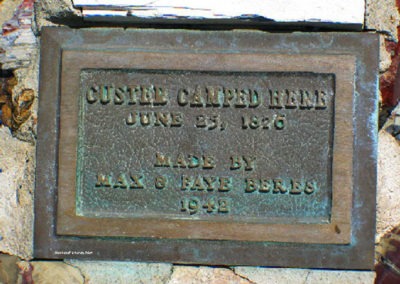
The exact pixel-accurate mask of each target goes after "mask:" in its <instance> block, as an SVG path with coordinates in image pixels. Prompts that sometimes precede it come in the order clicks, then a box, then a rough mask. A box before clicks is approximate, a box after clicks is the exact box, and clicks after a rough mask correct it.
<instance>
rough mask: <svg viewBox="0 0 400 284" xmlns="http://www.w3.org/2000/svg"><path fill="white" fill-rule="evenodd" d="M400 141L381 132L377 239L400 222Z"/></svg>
mask: <svg viewBox="0 0 400 284" xmlns="http://www.w3.org/2000/svg"><path fill="white" fill-rule="evenodd" d="M399 173H400V143H399V141H397V140H396V139H395V138H394V137H393V136H392V135H391V134H389V133H388V132H386V131H385V130H382V131H380V132H379V144H378V192H377V234H376V240H377V241H379V239H380V238H381V237H382V236H383V235H384V234H385V232H387V231H390V230H392V229H393V228H394V227H395V226H396V225H398V224H399V223H400V174H399Z"/></svg>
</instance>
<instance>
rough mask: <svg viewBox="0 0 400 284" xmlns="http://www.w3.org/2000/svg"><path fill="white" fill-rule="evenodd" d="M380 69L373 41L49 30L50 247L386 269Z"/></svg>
mask: <svg viewBox="0 0 400 284" xmlns="http://www.w3.org/2000/svg"><path fill="white" fill-rule="evenodd" d="M361 44H368V46H369V47H370V48H369V49H368V50H364V49H360V48H359V46H360V45H361ZM376 71H377V37H376V35H373V34H359V33H347V34H346V33H344V34H339V33H330V34H316V33H314V34H293V35H290V34H265V33H261V32H239V31H235V32H193V31H192V32H189V31H168V30H164V31H154V30H152V31H151V30H147V31H146V30H125V31H122V30H118V29H96V30H84V29H83V30H69V29H56V28H48V29H45V30H44V34H43V39H42V52H41V86H40V91H41V102H40V106H39V107H40V113H39V133H38V170H37V193H36V200H37V203H36V205H37V206H36V208H37V210H36V214H37V216H36V217H37V218H36V242H35V243H36V256H37V257H41V258H43V257H45V258H71V257H72V258H74V257H76V258H86V259H133V260H140V261H170V262H180V263H203V264H219V265H273V266H287V267H329V268H349V269H354V268H355V269H366V268H371V267H372V265H373V244H374V238H373V236H374V230H375V227H374V226H375V225H374V224H375V223H374V214H375V213H374V210H375V179H376V173H375V171H376V123H375V119H376V116H377V114H376V101H377V98H376ZM43 208H47V210H45V212H44V211H43ZM277 255H279V257H277Z"/></svg>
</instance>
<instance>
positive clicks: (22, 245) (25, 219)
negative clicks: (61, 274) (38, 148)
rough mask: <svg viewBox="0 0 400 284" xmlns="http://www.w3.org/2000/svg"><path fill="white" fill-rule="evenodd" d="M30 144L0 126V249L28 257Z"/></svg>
mask: <svg viewBox="0 0 400 284" xmlns="http://www.w3.org/2000/svg"><path fill="white" fill-rule="evenodd" d="M34 159H35V157H34V147H33V146H32V145H31V144H29V143H25V142H21V141H20V140H18V139H16V138H14V137H12V136H11V133H10V130H9V129H8V128H5V127H0V251H1V252H5V253H9V254H13V255H17V256H19V257H21V258H25V259H29V258H31V256H32V240H33V236H32V232H33V188H34Z"/></svg>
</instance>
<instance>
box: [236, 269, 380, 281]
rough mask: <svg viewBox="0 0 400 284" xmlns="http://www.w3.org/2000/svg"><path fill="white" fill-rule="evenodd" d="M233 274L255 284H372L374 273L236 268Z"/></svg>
mask: <svg viewBox="0 0 400 284" xmlns="http://www.w3.org/2000/svg"><path fill="white" fill-rule="evenodd" d="M235 272H236V274H238V275H241V276H242V277H245V278H247V279H249V280H250V281H253V282H254V283H257V284H292V283H304V284H319V283H324V284H342V283H363V284H368V283H373V282H374V279H375V272H369V271H333V270H312V269H289V268H287V269H285V268H260V267H236V268H235Z"/></svg>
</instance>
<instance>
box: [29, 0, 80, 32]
mask: <svg viewBox="0 0 400 284" xmlns="http://www.w3.org/2000/svg"><path fill="white" fill-rule="evenodd" d="M80 19H81V12H80V10H78V9H75V8H74V7H73V6H72V1H71V0H40V1H36V2H35V22H34V27H33V28H34V31H35V33H37V34H39V33H40V30H41V29H42V27H43V26H54V25H58V24H63V23H65V24H74V22H75V23H76V22H77V21H78V22H80Z"/></svg>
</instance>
